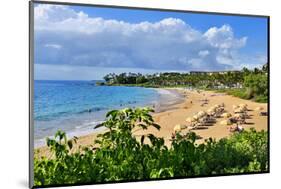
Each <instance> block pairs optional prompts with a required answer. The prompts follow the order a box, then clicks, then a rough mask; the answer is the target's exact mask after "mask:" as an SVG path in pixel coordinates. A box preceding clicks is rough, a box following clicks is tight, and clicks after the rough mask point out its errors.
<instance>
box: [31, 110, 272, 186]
mask: <svg viewBox="0 0 281 189" xmlns="http://www.w3.org/2000/svg"><path fill="white" fill-rule="evenodd" d="M152 112H153V110H152V109H150V108H136V109H130V108H126V109H123V110H112V111H110V112H108V113H107V115H106V120H105V122H103V123H101V124H100V125H97V126H96V127H105V128H106V131H105V132H104V133H102V134H99V135H98V138H97V139H96V140H95V141H94V142H93V145H92V146H89V147H80V148H79V150H77V151H75V152H71V150H72V148H73V145H74V143H75V142H76V140H77V138H73V139H70V140H68V139H67V136H66V133H64V132H62V131H58V132H57V133H56V135H55V136H54V138H47V146H48V147H49V149H50V151H51V153H53V155H54V157H53V158H49V159H47V158H46V157H35V162H34V179H35V185H36V186H46V185H60V184H81V183H83V184H85V183H100V182H112V181H130V180H145V179H157V178H173V177H178V178H179V177H192V176H204V175H220V174H233V173H253V172H267V171H268V143H267V141H268V138H267V136H268V133H267V131H259V132H258V131H256V130H254V129H251V130H250V131H243V132H242V133H237V134H233V135H232V136H231V137H229V138H223V139H220V140H218V141H216V140H214V139H211V138H210V139H208V140H206V141H205V143H202V144H197V143H196V138H197V136H196V134H195V133H193V132H190V133H188V134H185V135H184V134H180V133H177V134H176V135H175V137H174V138H173V139H172V141H171V146H170V147H168V146H166V145H165V142H164V139H163V138H161V137H157V136H155V135H153V134H144V135H142V136H140V137H136V136H135V135H134V131H136V130H137V129H143V130H147V129H148V128H150V127H153V128H155V129H156V130H160V129H161V127H160V125H158V124H156V123H155V122H154V120H153V117H152V115H151V113H152Z"/></svg>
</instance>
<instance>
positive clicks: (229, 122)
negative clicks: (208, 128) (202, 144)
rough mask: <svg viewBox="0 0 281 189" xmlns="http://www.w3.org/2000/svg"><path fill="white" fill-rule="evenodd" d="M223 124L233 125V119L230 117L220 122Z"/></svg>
mask: <svg viewBox="0 0 281 189" xmlns="http://www.w3.org/2000/svg"><path fill="white" fill-rule="evenodd" d="M220 124H221V125H231V121H230V120H229V119H226V120H222V121H221V122H220Z"/></svg>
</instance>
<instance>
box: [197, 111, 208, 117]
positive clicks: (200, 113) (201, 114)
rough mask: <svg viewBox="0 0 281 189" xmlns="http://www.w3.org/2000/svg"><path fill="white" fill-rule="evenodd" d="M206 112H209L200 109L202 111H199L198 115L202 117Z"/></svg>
mask: <svg viewBox="0 0 281 189" xmlns="http://www.w3.org/2000/svg"><path fill="white" fill-rule="evenodd" d="M206 114H207V113H206V112H205V111H200V112H198V113H197V116H198V117H199V118H201V117H204V116H205V115H206Z"/></svg>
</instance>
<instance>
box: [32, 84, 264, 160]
mask: <svg viewBox="0 0 281 189" xmlns="http://www.w3.org/2000/svg"><path fill="white" fill-rule="evenodd" d="M163 89H164V90H169V91H173V92H176V93H178V94H179V95H182V97H183V100H181V101H178V102H175V103H172V104H170V105H169V106H167V107H165V108H163V110H161V111H156V112H155V113H153V114H152V116H153V119H154V121H155V122H156V123H157V124H159V125H160V126H161V129H160V131H158V130H156V129H155V128H149V129H148V130H137V131H136V132H134V135H135V136H136V137H139V136H141V135H143V134H148V133H152V134H154V135H155V136H158V137H163V138H164V140H165V144H166V145H167V146H170V144H171V141H170V139H171V135H172V133H173V132H174V130H173V129H174V126H175V125H177V124H182V125H187V122H186V118H187V117H191V116H193V115H195V114H196V113H197V112H199V111H201V110H205V111H206V110H207V109H208V108H210V107H212V106H214V105H215V104H221V103H222V102H223V103H224V104H225V110H226V111H227V112H232V111H233V109H232V106H233V105H239V104H241V103H245V104H247V105H248V108H249V109H250V110H252V111H250V112H249V114H250V115H251V119H248V120H247V124H244V125H243V128H245V130H248V129H250V128H255V129H256V130H258V131H259V130H267V129H268V121H267V120H268V117H267V116H259V112H258V111H255V108H256V107H262V108H263V111H267V103H257V102H253V101H250V100H244V99H240V98H237V97H233V96H230V95H226V94H224V93H216V92H213V91H202V92H200V93H198V92H197V91H196V90H187V89H184V88H163ZM160 90H162V88H160ZM206 98H207V99H208V100H209V102H208V104H206V105H204V106H201V105H202V100H203V99H206ZM222 120H224V119H223V118H218V120H217V122H216V123H215V124H214V125H213V126H210V127H208V129H203V130H194V131H193V132H195V133H196V134H197V135H199V136H200V137H201V139H199V140H197V142H198V143H202V142H204V140H205V139H208V138H210V137H211V138H214V139H215V140H219V139H221V138H224V137H229V136H230V135H231V133H230V132H229V130H228V129H227V126H225V125H220V121H222ZM102 132H104V131H102ZM102 132H93V133H91V134H87V135H84V136H79V137H78V140H77V144H75V145H74V148H73V150H72V151H76V150H77V149H79V148H78V147H79V146H91V145H93V144H94V140H95V139H96V138H97V135H98V134H100V133H102ZM35 151H36V152H37V153H36V156H45V157H47V158H51V154H50V152H49V150H48V148H47V146H43V147H39V148H36V149H35Z"/></svg>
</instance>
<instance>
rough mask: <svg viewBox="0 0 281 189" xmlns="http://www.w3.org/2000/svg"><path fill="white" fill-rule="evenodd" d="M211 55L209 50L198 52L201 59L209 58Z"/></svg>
mask: <svg viewBox="0 0 281 189" xmlns="http://www.w3.org/2000/svg"><path fill="white" fill-rule="evenodd" d="M209 54H210V52H209V51H208V50H202V51H199V52H198V55H199V56H200V57H205V56H208V55H209Z"/></svg>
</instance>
